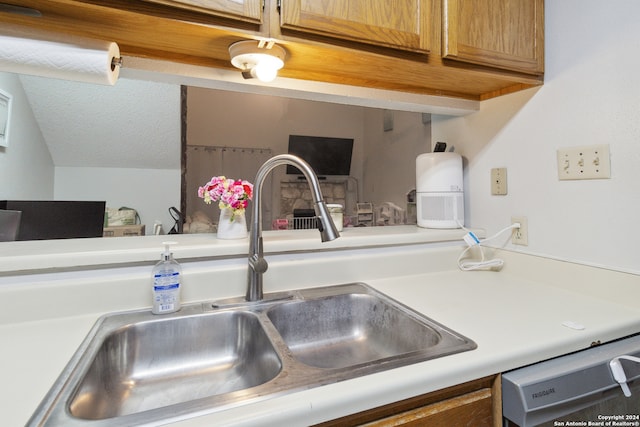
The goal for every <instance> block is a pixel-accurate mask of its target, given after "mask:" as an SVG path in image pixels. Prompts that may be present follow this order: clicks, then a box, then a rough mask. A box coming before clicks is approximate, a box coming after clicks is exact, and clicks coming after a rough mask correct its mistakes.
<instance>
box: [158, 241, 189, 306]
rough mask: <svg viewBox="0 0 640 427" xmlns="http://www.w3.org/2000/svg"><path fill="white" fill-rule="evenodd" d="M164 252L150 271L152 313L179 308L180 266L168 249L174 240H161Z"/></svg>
mask: <svg viewBox="0 0 640 427" xmlns="http://www.w3.org/2000/svg"><path fill="white" fill-rule="evenodd" d="M162 244H163V245H164V253H163V254H162V258H161V260H160V262H158V263H157V264H156V265H155V266H154V267H153V271H152V276H153V277H152V278H153V284H152V287H151V291H152V293H153V308H152V309H151V312H152V313H153V314H167V313H173V312H176V311H178V310H180V281H181V279H182V277H181V276H182V268H181V267H180V264H178V263H177V262H176V261H175V260H174V259H173V253H172V252H171V250H170V246H171V245H175V244H177V243H176V242H162Z"/></svg>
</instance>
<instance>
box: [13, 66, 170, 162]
mask: <svg viewBox="0 0 640 427" xmlns="http://www.w3.org/2000/svg"><path fill="white" fill-rule="evenodd" d="M20 80H21V82H22V85H23V87H24V90H25V92H26V94H27V98H28V99H29V103H30V104H31V108H32V110H33V113H34V115H35V118H36V120H37V122H38V125H39V127H40V131H41V132H42V136H43V137H44V139H45V142H46V144H47V146H48V147H49V151H50V152H51V157H52V158H53V162H54V165H55V166H70V167H73V166H82V167H117V168H142V169H179V168H180V86H178V85H172V84H166V83H156V82H148V81H139V80H128V79H124V78H120V79H119V80H118V81H117V83H116V84H115V86H101V85H95V84H88V83H78V82H69V81H65V80H55V79H49V78H43V77H33V76H26V75H23V76H20Z"/></svg>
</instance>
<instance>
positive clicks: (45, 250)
mask: <svg viewBox="0 0 640 427" xmlns="http://www.w3.org/2000/svg"><path fill="white" fill-rule="evenodd" d="M474 232H476V234H477V235H478V236H479V237H483V236H484V234H483V232H482V231H481V230H480V231H479V230H474ZM340 234H341V236H340V238H339V239H336V240H334V241H331V242H324V243H323V242H321V241H320V235H319V233H318V231H317V230H282V231H264V232H263V236H264V242H265V244H264V247H265V252H266V253H281V252H296V251H310V250H311V251H319V250H335V249H345V248H353V247H377V246H386V245H396V244H415V243H430V242H445V241H456V240H457V241H460V240H461V239H462V236H463V235H464V234H465V232H464V231H463V230H461V229H426V228H420V227H417V226H415V225H401V226H389V227H348V228H345V229H344V230H343V231H342V232H341V233H340ZM164 241H174V242H176V243H177V245H175V246H173V247H172V250H173V252H174V253H175V257H176V258H179V259H187V258H202V257H207V258H213V257H228V256H234V255H237V256H241V255H245V254H247V253H248V250H249V239H248V238H247V239H238V240H221V239H218V238H217V237H216V235H215V234H214V233H206V234H179V235H178V234H173V235H162V236H141V237H137V236H130V237H106V238H104V237H103V238H86V239H58V240H35V241H23V242H2V243H0V273H10V272H22V271H30V270H34V269H48V268H69V267H73V268H76V267H87V266H100V265H115V264H131V263H139V262H150V261H154V260H157V259H158V258H159V254H160V253H161V252H162V250H163V246H162V242H164Z"/></svg>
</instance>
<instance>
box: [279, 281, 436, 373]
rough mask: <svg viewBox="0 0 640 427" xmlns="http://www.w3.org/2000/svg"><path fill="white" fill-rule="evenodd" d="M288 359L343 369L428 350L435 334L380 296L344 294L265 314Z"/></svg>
mask: <svg viewBox="0 0 640 427" xmlns="http://www.w3.org/2000/svg"><path fill="white" fill-rule="evenodd" d="M267 315H268V317H269V319H270V320H271V322H273V325H274V326H275V328H276V329H277V330H278V333H279V334H280V335H281V336H282V338H283V339H284V341H285V343H286V344H287V346H288V347H289V349H290V350H291V352H292V354H293V356H294V357H295V358H296V359H298V360H299V361H301V362H303V363H305V364H307V365H310V366H314V367H317V368H347V367H353V366H355V365H361V364H366V363H370V362H373V361H382V360H384V359H389V358H393V357H398V356H402V355H408V354H411V353H415V352H420V351H425V350H428V349H431V348H434V347H435V346H437V345H438V343H440V342H441V340H442V336H441V334H440V333H439V332H438V331H437V330H436V329H434V328H433V327H431V326H429V325H428V324H425V323H424V322H421V321H419V320H418V319H417V318H415V316H414V315H412V314H410V313H408V312H407V311H404V310H402V309H401V308H399V307H398V306H394V305H391V304H389V303H387V302H386V301H385V300H383V299H381V298H380V297H377V296H374V295H368V294H358V293H348V294H342V295H334V296H328V297H324V298H318V299H311V300H306V301H296V302H288V303H284V304H280V305H278V306H275V307H273V308H272V309H270V310H269V311H268V313H267Z"/></svg>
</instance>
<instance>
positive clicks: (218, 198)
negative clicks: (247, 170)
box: [198, 176, 253, 239]
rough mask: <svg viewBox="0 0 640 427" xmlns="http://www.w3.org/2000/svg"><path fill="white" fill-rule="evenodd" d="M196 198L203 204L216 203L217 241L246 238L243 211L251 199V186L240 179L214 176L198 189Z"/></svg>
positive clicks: (245, 222)
mask: <svg viewBox="0 0 640 427" xmlns="http://www.w3.org/2000/svg"><path fill="white" fill-rule="evenodd" d="M198 197H201V198H202V199H203V200H204V202H205V203H207V204H211V203H212V202H217V203H218V207H219V208H220V220H219V221H218V231H217V237H218V239H243V238H246V237H247V220H246V216H245V209H246V208H247V206H248V205H249V200H251V199H252V198H253V184H251V183H250V182H249V181H245V180H240V179H230V178H227V177H224V176H214V177H213V178H211V180H210V181H209V182H208V183H206V184H205V185H203V186H202V187H199V188H198Z"/></svg>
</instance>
